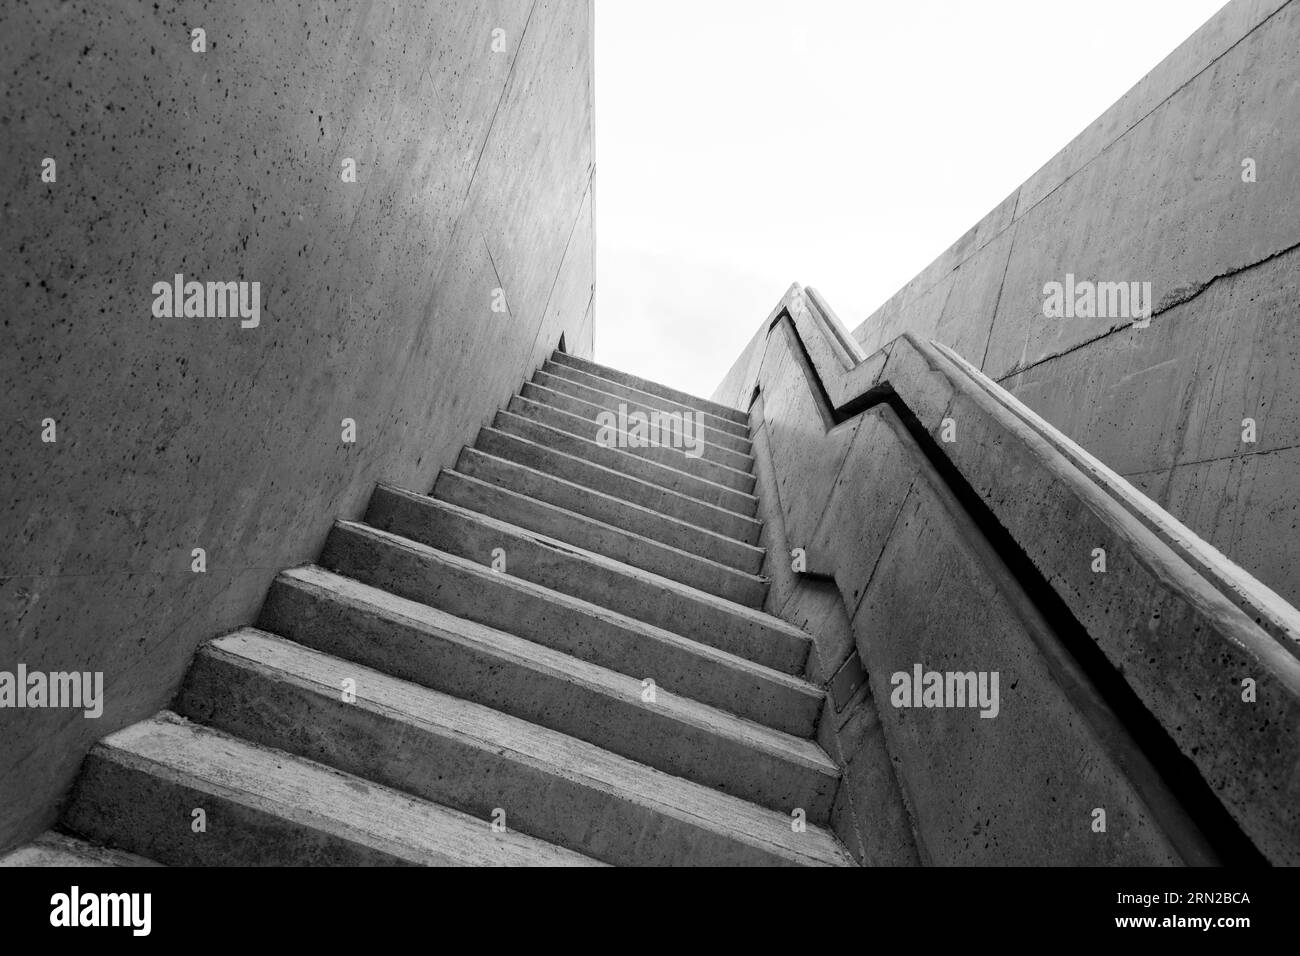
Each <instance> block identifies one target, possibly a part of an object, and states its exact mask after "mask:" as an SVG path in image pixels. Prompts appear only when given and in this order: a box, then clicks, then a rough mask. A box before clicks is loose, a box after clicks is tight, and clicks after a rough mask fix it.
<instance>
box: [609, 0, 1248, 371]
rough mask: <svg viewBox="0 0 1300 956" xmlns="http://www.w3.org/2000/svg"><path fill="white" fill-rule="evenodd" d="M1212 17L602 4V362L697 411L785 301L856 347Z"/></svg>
mask: <svg viewBox="0 0 1300 956" xmlns="http://www.w3.org/2000/svg"><path fill="white" fill-rule="evenodd" d="M1222 5H1223V4H1222V2H1220V0H1082V2H1080V0H925V2H905V0H889V2H883V0H652V2H651V0H596V41H595V42H596V133H595V135H596V237H597V263H596V270H597V273H596V320H595V360H596V361H597V362H601V363H603V364H606V365H612V366H614V367H616V368H620V369H624V370H626V371H629V372H633V373H636V374H639V375H643V376H645V377H647V378H650V379H654V380H656V381H661V382H664V383H667V384H670V385H674V386H677V387H678V388H683V389H685V390H687V391H690V392H693V393H695V394H698V395H706V396H707V395H708V394H710V393H711V392H712V391H713V389H714V387H715V386H716V385H717V384H718V382H719V381H720V380H721V379H722V377H723V375H725V374H726V371H727V369H728V368H730V366H731V364H732V362H733V361H734V360H735V358H736V356H737V355H738V354H739V352H740V350H741V348H743V347H744V345H745V343H746V342H747V341H748V340H749V338H750V336H751V335H752V334H753V333H754V330H755V329H756V328H757V327H758V325H759V323H760V322H762V320H763V319H764V318H765V317H766V316H767V314H768V312H770V311H771V309H772V307H773V306H774V305H775V304H776V302H777V300H778V298H779V297H780V295H781V293H782V292H784V291H785V289H786V287H787V286H788V285H789V284H790V283H791V282H800V283H803V284H804V285H811V286H814V287H816V288H817V289H818V291H820V292H822V293H823V294H824V295H825V296H826V298H827V300H828V301H829V302H830V304H831V306H832V307H833V308H834V309H835V311H836V312H837V313H838V314H839V316H840V318H841V319H842V320H843V321H844V323H845V324H846V325H848V326H849V327H850V328H853V327H854V326H856V325H857V324H858V323H859V322H861V321H862V320H863V319H865V318H866V317H867V316H868V315H870V314H871V313H872V312H873V311H875V309H876V307H877V306H879V305H880V304H881V303H882V302H884V301H885V299H887V298H889V296H891V295H893V293H894V292H896V291H897V290H898V289H899V288H900V287H901V286H902V285H904V284H905V283H906V282H907V281H908V280H909V279H911V278H912V276H914V275H915V274H916V273H918V272H920V271H921V269H922V268H924V267H925V266H926V265H927V264H928V263H929V262H930V261H931V260H932V259H934V258H935V257H936V256H937V255H938V254H939V253H940V252H942V251H943V250H944V249H946V248H947V247H948V246H949V245H951V244H952V242H954V241H955V240H956V239H957V238H958V237H959V236H961V234H962V233H964V232H965V231H966V230H967V229H968V228H970V226H972V225H974V224H975V222H976V221H977V220H979V219H980V218H982V217H983V216H984V214H985V213H987V212H988V211H989V210H990V209H992V208H993V207H994V206H995V205H997V204H998V203H999V202H1001V201H1002V200H1003V199H1004V198H1005V197H1006V196H1007V195H1009V194H1010V193H1011V192H1012V191H1013V190H1014V189H1015V188H1016V187H1017V186H1019V185H1020V184H1021V183H1022V182H1023V181H1024V180H1026V179H1027V178H1029V176H1030V175H1032V174H1033V173H1034V172H1035V171H1036V170H1037V169H1038V168H1039V167H1040V166H1042V165H1043V164H1044V163H1045V162H1046V161H1047V160H1048V159H1050V158H1051V157H1052V156H1053V155H1054V154H1055V153H1056V152H1057V151H1058V150H1059V149H1060V148H1061V147H1063V146H1064V145H1065V144H1066V143H1067V142H1069V141H1070V140H1071V139H1072V138H1073V137H1074V136H1075V134H1077V133H1078V132H1080V131H1081V130H1082V129H1083V128H1084V127H1085V126H1087V125H1088V124H1089V123H1090V122H1091V121H1092V120H1094V119H1095V118H1096V117H1097V116H1099V115H1100V114H1101V113H1102V112H1104V111H1105V110H1106V108H1107V107H1109V106H1110V105H1111V104H1112V103H1113V102H1115V100H1117V99H1118V98H1119V97H1120V96H1122V95H1123V94H1124V93H1125V92H1126V91H1127V90H1128V89H1129V88H1130V87H1131V86H1133V85H1134V84H1135V83H1136V82H1137V81H1138V80H1139V79H1141V78H1142V76H1144V75H1145V74H1146V73H1147V72H1148V71H1149V70H1150V69H1151V68H1152V67H1154V66H1155V65H1156V64H1157V63H1158V62H1159V61H1160V60H1162V59H1163V58H1164V57H1165V56H1166V55H1167V54H1168V53H1170V52H1172V51H1173V50H1174V48H1175V47H1177V46H1178V45H1179V44H1180V43H1181V42H1182V41H1183V40H1185V39H1186V38H1187V37H1188V36H1190V35H1191V34H1192V33H1193V32H1194V31H1195V30H1196V28H1197V27H1199V26H1200V25H1201V24H1202V23H1204V22H1205V21H1206V20H1208V19H1209V18H1210V17H1211V16H1212V15H1213V14H1214V12H1215V11H1216V10H1217V9H1218V8H1219V7H1220V6H1222Z"/></svg>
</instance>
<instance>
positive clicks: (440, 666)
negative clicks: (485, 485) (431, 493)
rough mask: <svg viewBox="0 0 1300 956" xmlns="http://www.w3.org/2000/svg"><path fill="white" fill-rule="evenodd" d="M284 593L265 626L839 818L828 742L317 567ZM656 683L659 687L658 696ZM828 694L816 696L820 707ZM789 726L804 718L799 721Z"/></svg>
mask: <svg viewBox="0 0 1300 956" xmlns="http://www.w3.org/2000/svg"><path fill="white" fill-rule="evenodd" d="M489 573H490V572H489ZM275 587H276V594H275V597H274V608H273V610H272V613H271V614H268V615H264V616H263V619H262V620H261V621H259V624H260V625H261V626H262V627H263V628H264V629H266V630H273V631H274V633H276V634H279V635H282V636H283V637H285V638H288V639H290V640H293V641H296V642H297V643H299V644H302V645H303V646H305V647H311V648H314V649H316V650H319V651H323V652H324V653H327V654H333V655H334V656H335V657H341V658H343V659H345V660H351V661H355V662H357V663H358V664H364V665H366V666H367V667H373V668H374V669H375V670H379V671H383V672H384V673H385V674H391V675H392V676H394V677H400V678H402V679H403V680H409V681H413V682H415V683H417V684H420V685H421V686H423V687H429V688H432V689H433V690H438V691H442V692H443V693H445V694H451V695H452V696H454V697H460V698H462V699H464V700H471V701H474V702H475V703H478V704H483V705H485V706H487V707H491V708H493V709H494V710H499V711H501V712H502V713H504V714H510V715H512V716H515V717H520V718H522V719H524V720H528V721H531V722H532V723H534V724H538V725H539V726H542V727H549V728H551V729H552V730H558V731H560V732H561V733H565V734H568V735H569V736H571V737H577V738H578V739H580V740H585V741H587V742H588V743H593V744H595V745H596V746H598V747H603V748H604V749H606V750H608V751H610V752H611V753H616V754H621V755H622V756H624V757H629V758H631V759H632V760H636V761H638V762H639V763H643V764H646V765H647V766H651V767H654V768H656V769H658V770H662V771H664V772H665V773H671V774H673V775H674V776H677V777H683V778H685V779H687V780H694V781H695V782H696V783H702V784H704V785H706V786H710V787H714V788H715V789H718V790H723V791H725V792H727V793H732V794H735V795H736V796H738V797H742V798H744V799H746V800H752V801H753V802H755V803H758V804H761V805H763V806H767V807H772V808H773V809H777V810H788V809H789V808H790V807H791V806H802V807H805V808H806V809H807V811H808V815H809V819H811V820H813V821H814V822H818V823H823V822H825V821H826V819H827V818H828V817H829V814H830V806H831V800H832V799H833V798H834V796H835V788H836V786H837V784H838V781H839V771H838V769H837V768H836V767H835V764H834V763H833V762H831V760H830V758H829V757H827V756H826V754H825V753H824V752H823V751H822V750H821V748H820V747H818V746H817V745H816V744H815V743H813V742H812V741H811V740H809V739H807V738H805V737H796V736H794V735H792V734H788V733H783V732H781V731H779V730H775V729H772V728H771V727H768V726H765V725H764V724H761V723H758V722H756V721H753V720H746V719H743V718H740V717H737V716H735V715H734V714H730V713H727V712H726V711H724V710H720V709H718V708H716V707H711V706H708V705H707V704H703V703H700V702H698V701H696V700H694V699H692V698H691V697H688V696H684V695H682V694H676V693H673V692H672V691H671V689H669V687H668V686H667V685H666V684H660V683H659V678H658V677H657V676H655V675H654V673H653V672H634V673H633V674H627V673H624V672H622V671H620V670H615V669H612V668H608V667H602V666H600V665H599V664H593V663H591V662H589V661H586V660H583V659H581V658H579V657H576V656H573V655H571V654H568V653H565V652H564V651H562V650H557V649H555V648H554V647H551V646H548V644H549V643H550V642H548V643H547V644H543V643H540V642H538V641H535V640H532V639H525V638H523V637H519V636H516V635H514V634H511V633H508V632H506V631H505V630H504V629H501V628H494V627H488V626H485V625H483V624H478V623H476V622H474V621H471V620H468V619H467V618H463V617H459V616H457V615H455V614H452V613H449V612H447V611H444V610H440V609H438V608H435V607H432V606H429V605H427V604H423V603H420V602H418V601H414V600H408V599H407V598H404V597H399V596H397V595H395V594H393V593H391V592H389V591H387V590H383V589H380V588H377V587H371V586H370V585H368V584H363V583H361V582H358V581H356V580H353V579H351V578H348V577H343V576H341V575H338V574H331V573H329V572H327V571H323V570H321V569H319V568H300V569H296V570H295V571H289V572H285V575H284V576H282V577H281V579H280V580H279V581H278V582H277V584H276V585H275ZM272 623H274V624H275V627H274V628H272V627H271V626H270V625H271V624H272ZM286 624H287V625H288V626H287V627H286V626H285V625H286ZM751 666H752V665H751ZM196 667H197V665H196ZM647 678H651V679H653V680H654V681H655V686H654V687H653V689H651V688H649V687H648V685H646V683H645V680H646V679H647ZM648 697H652V698H653V699H652V700H647V699H646V698H648ZM821 698H822V695H821V694H820V693H818V694H817V697H816V699H817V702H818V704H819V705H820V703H821ZM799 703H802V701H799ZM182 710H183V708H182ZM782 716H783V717H784V716H785V715H782ZM785 722H788V723H795V722H796V720H795V719H794V718H793V715H792V717H791V719H788V720H786V721H785Z"/></svg>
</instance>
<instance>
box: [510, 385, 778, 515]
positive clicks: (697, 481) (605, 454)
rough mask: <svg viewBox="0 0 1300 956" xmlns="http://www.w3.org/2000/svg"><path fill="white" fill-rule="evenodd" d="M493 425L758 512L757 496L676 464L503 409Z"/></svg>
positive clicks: (739, 511)
mask: <svg viewBox="0 0 1300 956" xmlns="http://www.w3.org/2000/svg"><path fill="white" fill-rule="evenodd" d="M492 427H493V428H495V429H497V430H498V431H501V432H504V433H505V434H507V435H516V436H518V437H519V438H523V439H526V440H528V441H531V442H535V443H537V444H539V445H546V446H547V447H549V448H554V449H555V450H556V451H559V452H562V453H564V454H566V455H572V456H574V457H576V458H582V459H584V460H586V461H589V462H591V463H593V464H596V465H601V466H602V467H605V468H610V469H612V470H614V471H617V472H620V473H622V474H625V475H629V476H631V477H633V478H639V479H641V480H642V481H646V482H649V483H650V484H652V485H657V486H658V487H660V488H667V489H668V490H670V491H676V492H678V493H679V494H683V495H687V496H689V497H691V498H694V499H696V500H698V501H702V502H705V503H706V504H711V505H716V506H717V507H719V508H723V509H725V510H727V511H731V512H734V513H736V514H738V515H740V516H742V517H745V518H752V517H754V515H755V514H757V513H758V499H757V498H755V497H753V496H752V495H746V494H743V493H741V492H739V491H736V490H735V489H733V488H728V487H725V486H723V485H719V484H715V483H714V482H711V481H706V480H704V479H703V478H697V477H695V476H694V475H691V474H688V473H686V472H684V471H678V470H677V469H675V468H668V467H667V466H664V465H660V464H657V463H656V462H653V461H650V460H649V459H646V458H641V457H639V456H637V455H629V454H627V453H626V452H625V451H623V450H622V449H619V448H606V447H604V446H603V445H598V444H596V443H595V442H594V441H588V440H586V439H584V438H579V437H578V436H577V435H574V434H571V433H570V432H566V431H561V430H560V429H558V428H550V427H548V426H546V425H542V424H541V423H539V422H535V421H531V420H530V419H527V418H524V417H523V416H522V415H515V414H513V413H511V412H506V411H501V412H497V414H496V417H495V418H494V419H493V420H492Z"/></svg>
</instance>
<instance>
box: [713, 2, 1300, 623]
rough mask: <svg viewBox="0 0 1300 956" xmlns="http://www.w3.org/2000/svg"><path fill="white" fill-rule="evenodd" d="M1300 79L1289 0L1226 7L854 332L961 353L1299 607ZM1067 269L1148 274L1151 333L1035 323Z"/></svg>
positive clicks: (743, 369) (1298, 25)
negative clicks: (1298, 322)
mask: <svg viewBox="0 0 1300 956" xmlns="http://www.w3.org/2000/svg"><path fill="white" fill-rule="evenodd" d="M1297 75H1300V3H1296V2H1294V0H1232V2H1230V3H1228V4H1227V5H1226V6H1225V7H1224V8H1223V9H1222V10H1221V11H1220V12H1219V13H1217V14H1216V15H1215V16H1214V17H1213V18H1211V19H1210V20H1209V21H1208V22H1207V23H1206V24H1205V25H1204V26H1203V27H1202V28H1201V29H1199V30H1198V31H1197V32H1196V33H1195V34H1193V36H1192V37H1190V38H1189V39H1188V40H1187V41H1186V42H1185V43H1183V44H1182V45H1181V46H1179V48H1178V49H1177V50H1175V51H1174V52H1173V53H1171V54H1170V55H1169V56H1168V57H1166V58H1165V59H1164V60H1163V61H1162V62H1161V63H1160V64H1158V65H1157V66H1156V67H1155V68H1154V69H1153V70H1152V71H1151V72H1150V73H1149V74H1147V75H1146V76H1145V77H1144V78H1143V79H1142V80H1141V81H1140V82H1139V83H1138V84H1137V85H1136V86H1135V87H1133V89H1132V90H1130V91H1129V92H1128V93H1127V94H1126V95H1125V96H1124V97H1123V98H1122V99H1120V100H1119V101H1118V102H1117V103H1115V105H1114V106H1112V107H1111V108H1110V109H1109V110H1107V111H1106V112H1105V113H1104V114H1103V115H1102V116H1100V117H1098V119H1097V120H1096V121H1095V122H1093V123H1092V124H1090V125H1089V126H1088V127H1087V128H1086V129H1085V130H1083V131H1082V132H1081V133H1080V134H1079V135H1078V136H1077V137H1076V138H1075V139H1074V140H1073V141H1072V142H1071V143H1069V144H1068V145H1067V146H1066V147H1065V148H1064V149H1062V150H1061V151H1060V152H1059V153H1057V155H1056V156H1054V157H1053V158H1052V159H1051V160H1050V161H1048V162H1047V163H1046V164H1045V165H1044V166H1043V167H1042V169H1040V170H1039V171H1038V172H1037V173H1035V174H1034V175H1033V176H1032V177H1030V179H1029V180H1028V181H1026V182H1025V183H1024V184H1023V185H1021V186H1020V187H1019V188H1018V189H1017V190H1016V191H1015V192H1014V193H1013V194H1012V195H1010V196H1008V197H1007V198H1006V199H1005V200H1004V201H1003V202H1002V203H1000V204H999V205H998V206H997V207H996V208H995V209H993V210H992V211H991V212H990V213H989V214H988V215H987V216H985V217H984V218H983V219H982V220H980V221H979V222H978V223H976V224H975V225H974V226H972V227H971V229H970V230H969V231H968V232H967V233H966V234H965V235H963V236H962V237H961V238H960V239H958V240H957V241H956V242H955V243H954V244H953V245H952V246H951V247H950V248H949V249H948V250H946V251H945V252H944V253H943V254H942V255H940V256H939V257H938V258H937V259H935V260H934V261H933V262H932V263H930V264H929V265H928V266H926V268H924V269H922V270H921V272H920V273H919V274H918V275H917V276H916V277H915V278H914V279H912V280H911V281H910V282H909V283H908V284H907V285H905V286H904V287H903V288H902V289H900V290H899V291H898V292H897V293H895V295H894V296H892V297H891V298H890V299H889V300H888V301H887V302H885V303H884V304H883V305H881V307H880V308H879V309H877V310H876V312H874V313H873V314H872V315H871V316H869V317H867V318H866V320H865V321H862V322H861V323H860V324H858V325H857V327H856V329H855V330H854V333H853V334H854V337H855V338H856V339H857V341H858V342H859V343H860V344H861V345H862V347H863V348H864V350H865V351H866V352H867V353H875V352H876V351H877V350H878V349H880V348H882V347H883V346H884V345H886V344H887V343H888V342H890V341H891V340H893V339H895V338H896V337H897V336H899V335H900V334H902V333H905V332H907V333H912V334H915V335H916V336H917V337H918V338H921V339H923V340H928V339H933V340H935V341H938V342H942V343H944V344H946V345H949V346H951V347H952V348H954V349H955V350H956V351H957V352H958V353H959V354H960V355H961V356H962V357H964V358H965V359H966V360H967V361H969V362H971V363H972V364H974V365H975V366H976V367H978V368H980V369H981V370H982V371H983V372H984V373H985V374H987V375H988V376H989V377H991V378H993V379H995V380H997V381H999V382H1000V383H1001V384H1002V385H1004V386H1005V387H1006V388H1007V389H1008V390H1009V391H1011V392H1012V393H1013V394H1014V395H1016V396H1017V397H1019V398H1020V399H1022V400H1023V401H1024V402H1025V403H1026V404H1028V405H1029V406H1030V407H1031V408H1033V409H1034V410H1035V411H1037V412H1038V413H1039V414H1041V415H1043V416H1044V417H1045V418H1047V419H1048V420H1049V421H1050V422H1051V423H1052V424H1054V425H1056V426H1057V427H1058V428H1060V429H1061V430H1062V431H1064V432H1065V433H1066V434H1067V435H1069V436H1070V437H1071V438H1073V439H1074V440H1076V441H1078V442H1079V443H1081V444H1082V445H1084V446H1085V447H1086V448H1088V449H1089V450H1090V451H1091V452H1092V453H1093V454H1095V455H1097V456H1098V457H1099V458H1100V459H1101V460H1102V461H1104V462H1106V463H1107V464H1108V465H1110V466H1111V467H1112V468H1114V469H1116V470H1117V471H1120V472H1121V473H1123V474H1124V475H1125V476H1126V477H1129V478H1130V479H1132V480H1133V481H1134V482H1135V483H1136V484H1138V485H1140V486H1141V487H1142V488H1144V489H1145V490H1147V491H1148V492H1149V493H1150V494H1151V495H1152V497H1154V498H1155V499H1156V500H1158V501H1159V502H1160V503H1161V504H1162V505H1164V506H1165V507H1167V508H1168V509H1169V510H1170V511H1171V512H1172V513H1173V514H1175V515H1177V516H1178V517H1179V518H1180V519H1182V520H1183V521H1185V522H1186V523H1187V524H1188V525H1190V526H1191V527H1192V529H1193V530H1195V531H1196V532H1197V533H1198V534H1200V535H1201V536H1203V537H1204V538H1205V539H1206V540H1207V541H1209V542H1210V543H1212V544H1214V545H1215V546H1216V547H1218V548H1219V549H1220V550H1222V551H1223V552H1224V553H1225V554H1227V555H1228V556H1229V557H1230V558H1232V559H1233V560H1234V561H1236V562H1237V563H1238V564H1240V565H1242V566H1243V567H1245V568H1246V569H1248V570H1249V571H1251V572H1252V573H1253V574H1255V575H1256V576H1257V577H1259V578H1260V579H1261V580H1262V581H1263V582H1264V583H1265V584H1267V585H1269V586H1270V587H1271V588H1273V589H1274V590H1276V591H1277V592H1278V593H1280V594H1282V595H1284V596H1285V597H1287V598H1288V599H1289V600H1291V601H1292V602H1300V534H1297V533H1296V532H1297V530H1300V505H1298V504H1297V495H1296V492H1297V484H1296V482H1295V480H1294V478H1293V477H1292V476H1293V475H1294V474H1295V473H1296V466H1297V464H1300V454H1297V451H1296V449H1297V448H1300V409H1297V407H1296V402H1297V399H1296V395H1297V394H1300V389H1298V388H1297V383H1296V376H1297V369H1300V359H1298V357H1297V351H1296V350H1297V346H1296V341H1297V339H1296V336H1295V334H1294V327H1295V326H1294V323H1295V308H1296V301H1297V298H1296V292H1297V290H1296V276H1297V269H1298V268H1300V250H1298V249H1297V245H1300V160H1298V159H1297V157H1300V125H1297V124H1296V122H1295V117H1296V116H1297V115H1300V83H1297V82H1296V77H1297ZM1247 159H1250V160H1253V161H1254V171H1255V176H1254V181H1253V182H1246V181H1243V174H1244V173H1245V172H1246V169H1245V168H1243V165H1242V164H1243V161H1245V160H1247ZM1067 273H1069V274H1073V275H1074V276H1075V277H1076V279H1078V280H1080V281H1083V280H1088V281H1094V282H1121V281H1122V282H1150V283H1151V286H1152V288H1151V292H1152V299H1153V300H1154V301H1153V305H1154V307H1155V315H1154V316H1153V317H1152V318H1151V323H1150V325H1149V326H1147V327H1146V328H1142V329H1137V328H1133V327H1132V321H1133V320H1132V319H1127V318H1119V319H1100V318H1094V319H1085V318H1075V319H1049V318H1046V317H1045V316H1044V312H1043V303H1044V288H1043V287H1044V285H1045V284H1046V283H1048V282H1052V281H1056V282H1062V283H1063V282H1064V281H1065V277H1066V274H1067ZM759 338H760V339H761V335H760V337H759ZM756 341H757V340H756ZM760 354H761V347H756V342H751V343H750V346H749V347H747V349H746V351H745V352H744V353H743V354H742V355H741V357H740V358H739V359H738V360H737V362H736V364H735V366H734V367H733V369H732V370H731V372H730V374H729V375H728V376H727V378H726V380H725V381H724V382H723V383H722V385H721V386H720V387H719V389H718V391H717V392H715V394H714V398H715V399H718V400H720V401H724V402H731V403H744V402H747V401H748V399H749V395H748V392H746V391H745V389H746V388H747V387H751V386H752V382H753V381H754V378H755V374H754V369H755V367H756V366H755V365H754V362H755V361H756V359H757V358H758V356H759V355H760ZM745 383H749V384H748V385H746V384H745ZM1247 417H1249V418H1253V419H1255V421H1256V425H1257V440H1256V441H1255V442H1253V443H1252V442H1247V441H1243V439H1242V428H1243V426H1242V419H1243V418H1247Z"/></svg>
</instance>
